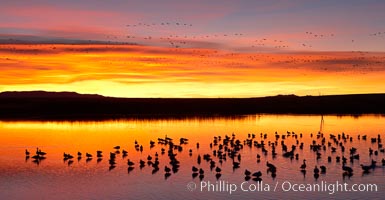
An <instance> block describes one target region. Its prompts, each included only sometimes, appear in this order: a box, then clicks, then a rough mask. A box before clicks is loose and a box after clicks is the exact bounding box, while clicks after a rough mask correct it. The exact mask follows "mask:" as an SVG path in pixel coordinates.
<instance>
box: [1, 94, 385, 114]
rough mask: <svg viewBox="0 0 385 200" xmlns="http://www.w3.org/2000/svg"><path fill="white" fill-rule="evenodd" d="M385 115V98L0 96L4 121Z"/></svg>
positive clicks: (372, 95) (339, 96) (345, 96)
mask: <svg viewBox="0 0 385 200" xmlns="http://www.w3.org/2000/svg"><path fill="white" fill-rule="evenodd" d="M258 113H268V114H353V115H356V114H385V94H354V95H329V96H303V97H299V96H295V95H278V96H272V97H259V98H112V97H103V96H100V95H82V94H77V93H73V92H44V91H34V92H3V93H0V119H2V120H34V119H36V120H78V119H83V120H94V119H95V120H97V119H117V118H136V117H138V118H162V117H175V118H178V117H186V116H217V115H218V116H231V115H245V114H258Z"/></svg>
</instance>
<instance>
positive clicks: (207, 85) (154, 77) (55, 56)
mask: <svg viewBox="0 0 385 200" xmlns="http://www.w3.org/2000/svg"><path fill="white" fill-rule="evenodd" d="M1 4H2V5H1V7H0V70H1V71H0V91H24V90H47V91H75V92H79V93H92V94H101V95H105V96H117V97H254V96H271V95H278V94H296V95H301V96H302V95H320V94H321V95H328V94H353V93H382V92H384V91H385V81H383V77H385V59H384V58H385V20H383V19H385V12H383V10H385V2H384V1H363V0H362V1H351V0H350V1H329V0H319V1H316V0H313V1H299V0H298V1H295V0H293V1H288V0H281V1H230V0H228V1H226V0H220V1H219V0H210V1H200V0H198V1H184V0H165V1H155V0H154V1H144V0H141V1H118V0H113V1H52V0H50V1H43V0H42V1H36V0H31V1H2V3H1Z"/></svg>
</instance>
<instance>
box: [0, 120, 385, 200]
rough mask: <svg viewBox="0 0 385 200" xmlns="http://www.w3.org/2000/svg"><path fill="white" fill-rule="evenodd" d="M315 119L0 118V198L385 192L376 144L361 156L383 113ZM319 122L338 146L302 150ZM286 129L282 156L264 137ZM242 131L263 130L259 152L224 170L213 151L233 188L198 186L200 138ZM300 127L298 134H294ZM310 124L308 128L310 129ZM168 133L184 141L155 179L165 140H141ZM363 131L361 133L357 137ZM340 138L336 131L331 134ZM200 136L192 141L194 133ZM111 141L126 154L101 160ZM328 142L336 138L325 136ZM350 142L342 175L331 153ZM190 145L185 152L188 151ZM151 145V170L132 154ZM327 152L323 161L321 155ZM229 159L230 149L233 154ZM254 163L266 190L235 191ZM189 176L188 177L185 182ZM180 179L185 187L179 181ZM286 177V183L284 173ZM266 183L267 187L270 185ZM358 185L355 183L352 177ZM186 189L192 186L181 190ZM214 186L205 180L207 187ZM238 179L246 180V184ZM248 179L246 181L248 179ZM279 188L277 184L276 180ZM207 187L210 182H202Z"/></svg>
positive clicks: (384, 123) (379, 130) (206, 145)
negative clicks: (270, 167) (40, 155)
mask: <svg viewBox="0 0 385 200" xmlns="http://www.w3.org/2000/svg"><path fill="white" fill-rule="evenodd" d="M323 120H324V123H323V124H322V125H321V116H304V115H250V116H238V117H233V118H220V117H219V118H191V119H178V120H169V119H165V120H119V121H98V122H96V121H95V122H28V121H17V122H13V121H7V122H4V121H3V122H0V199H181V198H184V199H224V198H226V199H239V198H266V199H276V198H285V199H298V198H316V199H318V198H336V199H343V198H349V199H363V198H365V199H366V198H369V199H382V197H383V196H384V194H385V179H384V175H385V168H384V167H382V166H381V164H382V163H381V159H383V158H384V157H385V155H384V153H382V152H378V155H377V156H376V155H374V154H373V155H372V156H369V148H372V149H373V150H378V143H372V142H371V140H370V139H371V138H377V137H378V134H380V137H381V138H382V139H384V138H385V134H384V127H385V117H383V116H374V115H369V116H360V117H352V116H342V117H341V116H323ZM320 129H322V132H323V133H324V137H325V139H326V146H327V142H328V141H330V139H329V134H335V135H338V134H342V133H345V135H349V137H352V138H353V141H352V142H350V141H349V139H348V140H347V141H346V142H343V145H344V146H345V149H346V150H345V152H344V153H342V152H341V150H340V149H339V148H338V150H337V152H336V153H331V150H330V148H329V147H327V149H326V151H324V150H321V151H320V153H321V154H322V155H321V159H319V160H317V159H316V154H315V153H314V152H313V151H311V150H310V147H309V145H310V144H311V143H312V141H313V140H316V142H317V144H320V143H321V138H319V139H317V133H318V132H319V131H320ZM287 131H289V132H290V133H291V132H294V133H295V134H297V136H298V137H297V139H298V140H299V143H301V142H303V143H304V148H303V150H300V149H299V148H298V147H297V150H296V153H298V154H299V159H298V160H296V159H293V160H290V159H289V158H284V157H283V156H282V149H281V138H280V139H279V140H278V146H277V147H276V152H277V154H278V155H277V156H276V158H273V157H272V155H271V146H268V145H267V144H268V141H271V142H274V141H275V132H277V133H278V134H280V135H286V134H287ZM233 133H234V134H235V138H236V139H239V140H240V141H241V143H242V144H243V141H244V140H245V139H247V138H248V133H254V134H255V135H256V137H255V139H254V141H258V142H261V140H264V142H265V144H266V149H267V150H268V154H267V155H264V154H263V153H262V150H261V148H256V147H252V148H250V147H248V146H244V147H243V149H241V150H240V151H239V153H240V154H241V162H240V168H238V169H235V170H233V167H232V166H233V165H232V161H231V159H230V158H227V161H224V162H223V164H222V165H221V164H220V163H219V162H218V161H219V159H218V158H216V157H213V158H214V161H215V162H216V165H217V166H220V168H221V169H222V172H221V173H222V176H221V177H220V178H219V180H218V181H222V182H221V183H222V185H223V184H224V185H225V186H226V185H227V186H229V187H230V186H233V185H232V184H234V185H235V186H237V190H236V191H234V192H232V193H231V194H230V191H229V190H227V191H223V190H225V189H222V191H218V189H217V191H214V192H213V191H208V189H207V188H206V187H205V188H202V191H201V185H200V184H201V183H200V181H199V178H198V177H196V178H192V170H191V167H192V166H196V167H198V168H203V169H204V171H205V173H204V175H205V176H204V178H203V181H205V182H202V184H204V183H207V182H208V181H210V182H211V183H214V184H215V183H218V182H216V181H217V179H216V177H215V174H216V172H215V168H214V169H213V170H212V171H210V167H209V166H210V164H209V163H208V162H206V161H204V160H203V159H202V163H201V164H200V165H198V164H197V156H198V154H200V155H201V156H203V154H207V153H209V154H212V152H213V150H214V149H218V146H214V147H213V148H212V149H210V143H212V142H213V138H214V136H222V138H224V137H225V135H228V136H229V137H232V134H233ZM260 133H263V134H267V138H266V139H263V138H261V137H260ZM300 133H302V134H303V137H302V138H300V137H299V134H300ZM311 133H312V134H313V137H311ZM166 135H167V137H170V138H173V139H174V142H175V143H179V138H181V137H183V138H188V139H189V141H188V144H186V145H182V147H183V151H181V152H178V151H177V150H175V151H174V153H177V156H176V158H177V160H179V161H180V168H179V170H178V172H177V173H171V176H170V177H168V178H167V179H165V172H164V167H165V166H166V165H167V166H168V167H171V165H170V164H169V161H170V159H169V157H168V156H167V151H166V154H164V155H161V148H166V149H168V147H166V146H164V145H160V144H156V145H155V147H153V148H150V140H152V141H155V142H157V141H158V140H157V139H158V138H165V136H166ZM358 135H360V136H361V137H362V136H363V135H367V140H366V141H365V140H363V139H362V138H361V140H358ZM135 141H137V142H138V144H139V145H143V152H140V151H136V150H135V147H134V143H135ZM341 141H342V140H341ZM197 142H199V143H200V147H199V149H197V148H196V143H197ZM285 144H286V145H287V146H288V148H289V149H290V147H291V145H292V144H296V139H295V138H294V137H292V136H291V137H288V138H286V139H285ZM117 145H120V146H121V149H120V150H122V149H125V150H127V151H128V156H127V157H126V158H122V154H121V153H120V154H117V158H116V163H117V164H116V167H115V168H114V169H112V170H109V163H108V160H109V152H114V151H115V150H114V149H113V147H114V146H117ZM332 146H336V145H335V144H333V145H332ZM353 146H354V147H355V148H357V152H358V153H359V154H360V159H359V160H354V163H351V162H350V161H349V159H348V161H347V166H350V167H352V168H353V170H354V172H353V173H354V174H353V176H352V177H350V178H348V177H345V178H343V176H342V173H343V171H342V164H341V163H336V160H335V157H336V156H343V155H344V156H345V157H348V158H349V149H350V148H351V147H353ZM36 147H39V148H40V149H42V150H43V151H45V152H47V156H46V157H47V158H46V159H45V160H42V161H41V162H40V163H39V164H36V163H34V162H33V159H32V158H30V159H26V158H25V149H28V150H29V151H30V152H31V154H32V155H33V154H34V153H35V151H36ZM189 149H192V155H191V156H190V155H189ZM97 150H101V151H103V159H102V160H101V161H100V162H97V159H96V151H97ZM78 151H80V152H82V153H83V157H82V159H80V160H79V161H78V160H77V152H78ZM64 152H66V153H70V154H72V155H74V156H75V158H74V159H73V161H74V162H73V163H72V164H71V165H68V161H63V153H64ZM86 152H88V153H91V154H93V159H92V160H91V161H89V162H86V157H85V156H84V155H85V153H86ZM156 152H157V153H158V154H159V161H160V164H159V168H160V169H159V171H158V172H156V173H155V174H152V170H153V168H152V167H151V166H147V164H146V166H145V167H144V168H142V169H140V168H139V160H140V159H142V160H145V161H147V156H148V155H151V156H152V157H153V159H154V157H155V153H156ZM257 154H260V155H261V159H260V162H259V163H257V158H256V155H257ZM328 156H332V162H330V163H329V162H328V161H327V157H328ZM127 159H130V160H131V161H133V162H135V166H134V169H133V170H132V171H130V172H129V171H128V170H127V168H128V166H127ZM303 159H306V160H307V173H306V175H305V176H304V175H303V174H302V173H301V172H300V166H301V164H302V160H303ZM372 159H373V160H376V161H377V167H376V168H375V169H374V170H371V172H370V173H369V174H363V173H362V169H361V167H360V164H364V165H369V164H370V162H371V160H372ZM235 160H236V161H237V159H235ZM266 161H269V162H270V163H273V164H274V165H276V167H277V174H276V177H275V178H272V177H271V174H267V173H266V170H267V167H266ZM315 165H317V166H318V167H319V166H320V165H324V166H326V167H327V172H326V174H321V175H320V176H319V178H318V179H317V180H316V179H315V178H314V176H313V169H314V167H315ZM245 169H248V170H250V171H252V172H255V171H259V170H260V171H261V172H262V174H263V175H262V182H261V183H260V184H263V185H265V186H266V184H267V185H269V186H270V188H266V187H264V188H265V189H266V190H267V189H269V190H270V191H242V188H240V186H241V184H242V183H243V182H244V181H245V179H244V178H245V175H244V171H245ZM285 181H290V183H291V184H312V185H313V184H319V185H320V184H323V183H325V182H326V183H336V181H338V182H339V183H347V184H349V185H352V184H376V185H377V192H353V191H350V192H346V191H344V192H341V191H338V192H337V191H335V192H334V193H333V194H329V193H331V191H324V192H294V191H288V192H284V191H283V188H282V184H283V183H285ZM191 182H193V183H195V184H196V187H193V185H191V184H192V183H191ZM187 184H190V185H189V186H190V188H188V187H187ZM285 184H286V185H285V186H288V183H287V182H286V183H285ZM250 185H251V186H255V185H258V182H255V181H253V180H250V181H249V182H248V183H245V184H244V186H250ZM275 185H277V188H276V190H275V191H273V190H274V188H275ZM362 187H363V186H362ZM189 189H195V190H194V191H190V190H189ZM214 189H215V188H214ZM243 189H250V188H248V187H246V188H243ZM251 189H255V188H253V187H251ZM286 189H287V188H286ZM211 190H212V189H211Z"/></svg>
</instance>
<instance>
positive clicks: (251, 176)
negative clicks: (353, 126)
mask: <svg viewBox="0 0 385 200" xmlns="http://www.w3.org/2000/svg"><path fill="white" fill-rule="evenodd" d="M273 136H274V137H272V138H269V137H268V134H262V133H261V134H260V136H259V138H258V137H257V135H256V134H248V136H247V138H246V139H244V140H240V139H237V137H236V135H235V134H234V133H233V134H232V135H231V136H228V135H225V136H224V137H222V136H215V137H214V138H213V140H212V141H211V142H210V143H209V149H210V151H211V152H206V153H201V152H200V153H199V154H198V155H197V156H196V161H194V160H191V163H192V164H191V165H192V166H189V167H187V168H191V174H192V178H193V179H195V178H197V177H198V178H199V179H200V180H203V179H204V178H205V176H208V175H207V173H206V172H205V170H206V171H207V170H208V169H209V170H210V172H212V173H213V174H214V176H215V178H216V179H220V178H221V177H222V167H223V166H224V165H230V166H231V167H232V169H233V171H235V170H238V169H239V168H241V167H243V168H244V175H245V177H244V179H245V180H246V181H249V180H254V181H262V176H263V174H264V172H263V171H266V176H267V175H270V176H271V177H272V178H275V177H276V176H277V174H278V173H279V171H280V170H279V167H280V166H278V167H277V166H275V165H274V164H273V162H274V159H275V158H276V157H277V156H282V157H283V158H285V159H290V160H293V159H295V160H299V159H300V158H302V164H301V165H300V166H291V169H294V170H295V169H296V168H297V167H298V168H297V169H298V171H299V172H300V173H302V174H303V176H304V177H305V176H306V172H307V171H308V170H309V166H308V165H307V160H306V159H307V158H305V157H303V155H301V153H303V152H302V151H301V150H303V149H304V148H305V147H306V146H305V145H308V146H309V148H310V151H311V152H312V153H313V154H314V156H315V159H316V161H319V160H322V159H324V160H325V161H326V160H327V162H328V163H332V162H333V160H335V164H336V165H340V168H341V174H342V176H343V178H345V177H349V178H350V177H351V176H353V175H354V173H353V168H352V167H350V166H349V163H350V164H353V163H354V162H357V161H359V160H360V158H362V157H363V156H368V157H369V158H370V159H371V163H370V164H368V165H364V164H360V166H361V168H362V174H369V173H371V172H372V171H374V170H375V169H376V168H384V167H385V159H384V158H382V159H381V160H380V162H381V164H377V160H376V159H380V158H379V154H380V153H381V154H382V155H383V154H384V148H383V145H382V138H381V136H380V135H378V136H377V137H372V138H370V144H371V145H372V146H373V145H375V146H376V148H375V149H372V147H369V148H368V152H367V153H364V152H360V153H359V152H358V150H357V148H355V147H351V148H349V149H345V144H346V143H349V142H350V143H352V142H353V140H354V139H353V137H351V136H349V135H347V134H344V133H342V134H338V135H334V134H329V136H328V137H325V136H324V134H323V133H321V132H319V133H318V134H316V135H313V134H310V137H311V139H312V141H311V143H310V144H304V142H302V140H301V138H302V136H303V134H302V133H300V134H296V133H294V132H289V131H287V133H286V134H278V133H277V132H276V133H275V134H274V135H273ZM288 138H291V139H294V140H295V144H293V145H291V147H290V149H289V148H288V145H287V144H286V140H287V139H288ZM356 140H359V141H360V140H362V141H367V140H368V138H367V136H366V135H358V136H357V138H356ZM194 146H195V150H194V149H193V148H191V146H190V145H189V139H187V138H180V139H179V140H174V139H172V138H170V137H167V135H166V136H165V137H164V138H158V140H157V142H155V141H152V140H151V141H150V144H149V148H150V149H152V148H155V147H157V148H158V150H160V153H159V154H158V151H156V152H155V154H153V155H152V154H149V155H147V158H146V159H143V160H142V159H140V160H139V162H135V161H133V160H131V159H130V158H127V157H128V154H129V152H128V151H127V150H125V149H121V147H120V146H115V147H113V148H112V150H111V151H110V152H109V156H107V157H108V164H109V168H108V170H113V169H114V168H115V167H116V165H117V163H118V162H119V161H118V160H117V159H116V158H117V157H118V156H119V157H122V158H123V160H124V159H125V158H127V160H126V161H125V162H126V163H127V171H128V173H130V172H131V171H133V170H135V168H136V167H139V169H142V168H144V167H149V168H150V169H152V174H155V173H157V172H158V171H160V170H161V169H163V171H164V177H165V179H167V178H168V177H170V176H171V175H172V174H176V173H178V171H179V168H180V167H181V162H180V161H179V160H178V155H179V154H181V153H183V152H184V151H185V149H186V148H189V149H188V154H189V156H190V159H193V157H192V155H193V154H194V152H196V151H197V150H198V149H199V148H200V146H201V145H200V143H197V144H196V145H194ZM368 146H369V145H368ZM134 147H135V151H137V152H140V153H141V154H143V151H144V147H143V145H142V144H139V143H138V142H137V141H135V144H134ZM245 147H249V148H255V149H259V150H260V151H259V152H261V153H262V156H265V158H266V168H265V169H263V168H261V169H260V170H258V171H252V170H250V168H255V166H247V165H246V166H243V165H242V152H243V149H244V148H245ZM279 147H280V148H281V152H280V153H279V152H278V151H279V150H277V149H279ZM345 152H346V153H345ZM328 154H329V156H327V157H326V156H325V155H328ZM84 155H85V157H86V163H88V162H91V161H92V160H93V158H94V155H93V154H92V153H89V152H86V153H85V154H84V153H82V152H78V153H77V156H73V155H71V154H69V153H65V152H64V153H63V161H64V162H65V163H66V164H67V165H68V166H71V165H72V164H73V163H74V160H76V159H77V161H78V162H80V161H81V159H82V158H83V156H84ZM254 155H255V162H256V163H260V162H261V157H262V156H261V154H260V153H256V154H254ZM268 155H270V156H271V159H268ZM25 156H26V161H28V160H29V159H32V162H33V163H35V164H37V165H39V164H40V163H41V162H42V161H43V160H45V159H46V158H47V153H46V152H43V151H42V150H41V149H40V148H37V149H36V153H35V154H34V155H32V154H31V153H30V151H29V150H28V149H26V150H25ZM160 156H167V158H168V160H169V161H168V162H164V163H161V162H160V159H159V157H160ZM104 157H105V156H104V153H103V152H102V151H100V150H97V151H96V159H97V163H99V162H101V161H102V160H103V158H104ZM308 159H309V158H308ZM348 161H350V162H348ZM202 162H205V163H207V164H206V166H207V165H208V169H207V168H206V169H205V166H204V165H203V163H202ZM183 167H186V166H183ZM311 169H312V167H310V170H311ZM212 173H211V174H212ZM291 173H295V172H291ZM326 173H327V167H326V166H325V165H315V166H314V168H313V175H314V178H315V179H318V178H319V176H320V174H323V175H325V174H326Z"/></svg>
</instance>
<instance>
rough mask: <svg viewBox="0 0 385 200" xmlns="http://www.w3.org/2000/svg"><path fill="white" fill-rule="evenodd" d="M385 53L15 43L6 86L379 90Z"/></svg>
mask: <svg viewBox="0 0 385 200" xmlns="http://www.w3.org/2000/svg"><path fill="white" fill-rule="evenodd" d="M384 57H385V53H365V52H286V53H284V52H281V53H248V52H246V53H239V52H238V53H234V52H229V51H223V50H222V51H220V50H217V49H192V48H185V49H178V48H167V47H151V46H138V45H107V44H83V45H69V44H31V45H22V44H19V45H16V44H13V45H12V44H8V45H0V68H1V69H2V71H1V73H0V90H2V91H5V90H32V89H39V90H54V91H62V90H71V91H77V92H81V93H100V94H103V95H107V96H133V97H170V96H172V97H186V96H189V97H196V96H202V95H203V96H208V97H218V96H223V97H246V96H265V95H275V94H291V93H294V94H298V95H307V94H313V95H318V93H319V92H321V93H322V94H340V93H373V92H382V91H384V89H385V83H384V82H383V81H382V79H383V77H384V75H385V62H384V61H383V58H384ZM127 89H129V91H130V93H129V94H127V93H125V92H124V91H126V90H127Z"/></svg>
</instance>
